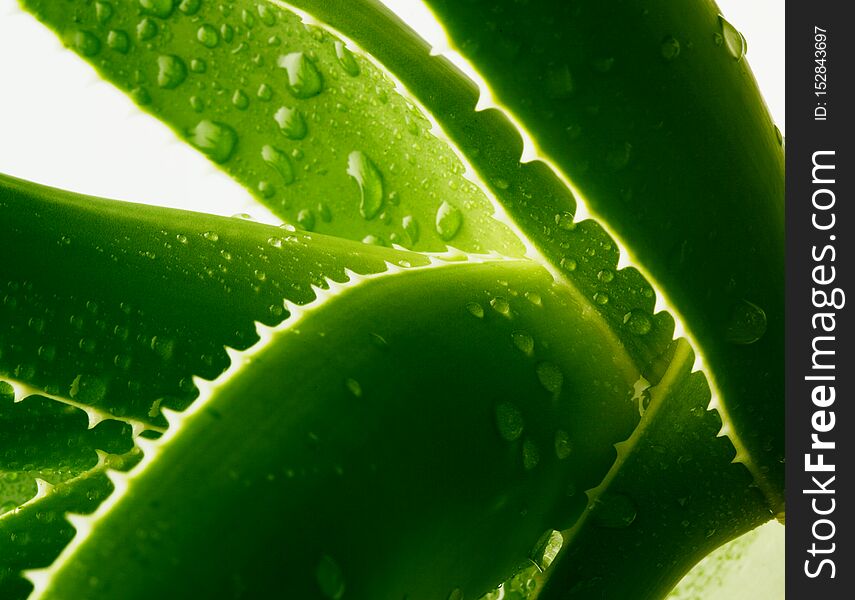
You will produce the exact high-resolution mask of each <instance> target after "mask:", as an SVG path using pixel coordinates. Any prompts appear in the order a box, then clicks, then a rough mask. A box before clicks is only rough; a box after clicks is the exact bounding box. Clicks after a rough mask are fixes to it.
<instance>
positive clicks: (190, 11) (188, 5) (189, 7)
mask: <svg viewBox="0 0 855 600" xmlns="http://www.w3.org/2000/svg"><path fill="white" fill-rule="evenodd" d="M200 8H202V0H181V4H179V5H178V10H180V11H181V12H182V13H184V14H185V15H187V16H193V15H195V14H196V13H197V12H199V9H200Z"/></svg>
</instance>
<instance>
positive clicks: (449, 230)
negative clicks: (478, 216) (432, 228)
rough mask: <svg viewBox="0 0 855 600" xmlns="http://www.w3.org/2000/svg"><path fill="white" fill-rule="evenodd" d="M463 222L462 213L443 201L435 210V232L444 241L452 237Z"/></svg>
mask: <svg viewBox="0 0 855 600" xmlns="http://www.w3.org/2000/svg"><path fill="white" fill-rule="evenodd" d="M462 224H463V214H462V213H461V212H460V210H459V209H458V208H456V207H455V206H453V205H451V204H449V203H448V202H447V201H443V202H442V204H440V206H439V209H438V210H437V211H436V232H437V233H438V234H439V237H441V238H442V239H443V240H444V241H446V242H449V241H451V240H453V239H454V237H455V236H456V235H457V232H458V231H460V226H461V225H462Z"/></svg>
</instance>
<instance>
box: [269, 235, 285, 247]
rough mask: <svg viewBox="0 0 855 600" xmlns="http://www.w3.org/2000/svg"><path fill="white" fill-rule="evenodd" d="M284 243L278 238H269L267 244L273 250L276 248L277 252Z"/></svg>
mask: <svg viewBox="0 0 855 600" xmlns="http://www.w3.org/2000/svg"><path fill="white" fill-rule="evenodd" d="M283 243H284V242H283V241H282V238H278V237H272V238H267V244H268V245H269V246H272V247H273V248H276V249H277V250H278V249H280V248H282V245H283Z"/></svg>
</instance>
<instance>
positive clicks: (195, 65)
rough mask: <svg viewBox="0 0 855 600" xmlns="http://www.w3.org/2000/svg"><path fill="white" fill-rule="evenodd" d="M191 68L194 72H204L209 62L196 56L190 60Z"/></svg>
mask: <svg viewBox="0 0 855 600" xmlns="http://www.w3.org/2000/svg"><path fill="white" fill-rule="evenodd" d="M190 70H191V71H193V72H194V73H204V72H205V71H207V70H208V63H206V62H205V61H204V60H203V59H201V58H194V59H193V60H191V61H190Z"/></svg>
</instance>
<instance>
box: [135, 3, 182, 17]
mask: <svg viewBox="0 0 855 600" xmlns="http://www.w3.org/2000/svg"><path fill="white" fill-rule="evenodd" d="M140 8H141V9H142V10H143V12H144V13H145V14H148V15H154V16H155V17H160V18H161V19H165V18H166V17H168V16H169V15H171V14H172V10H173V9H174V8H175V0H140Z"/></svg>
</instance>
